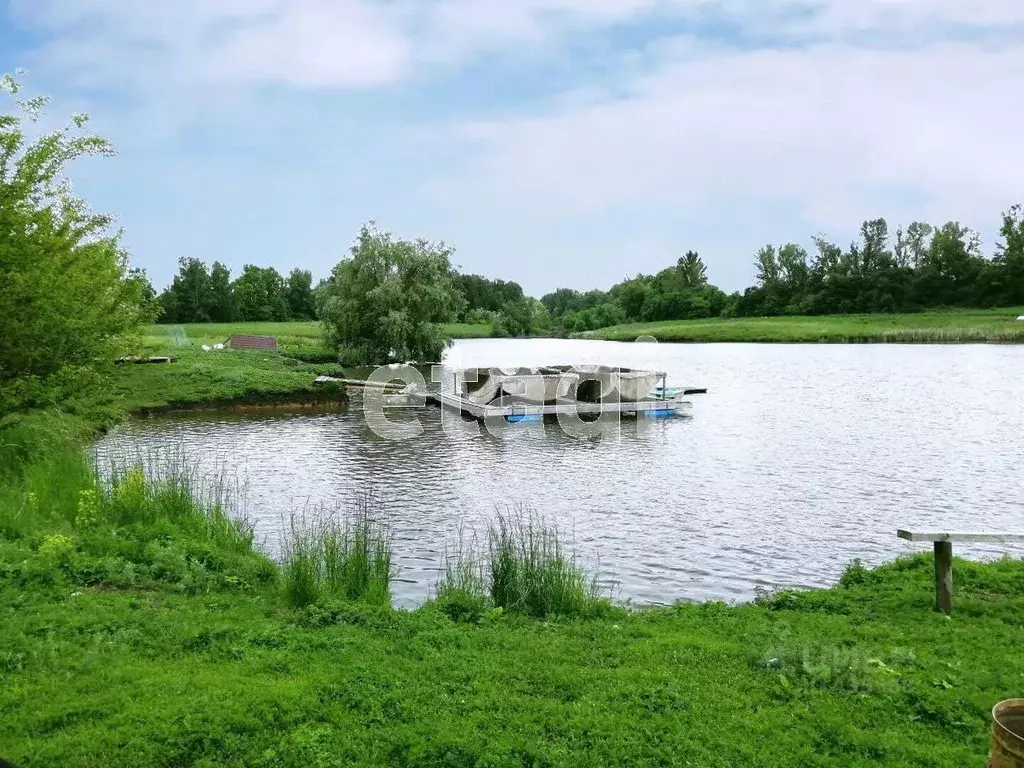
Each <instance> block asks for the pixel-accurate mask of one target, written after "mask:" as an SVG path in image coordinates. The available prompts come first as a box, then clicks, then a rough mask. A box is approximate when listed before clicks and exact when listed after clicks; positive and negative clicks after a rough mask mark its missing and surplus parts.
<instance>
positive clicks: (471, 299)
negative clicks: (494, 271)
mask: <svg viewBox="0 0 1024 768" xmlns="http://www.w3.org/2000/svg"><path fill="white" fill-rule="evenodd" d="M456 280H457V283H458V287H459V290H460V291H461V292H462V295H463V297H464V298H465V300H466V304H465V309H464V310H463V313H462V316H461V317H460V318H459V320H461V321H463V322H466V315H467V314H468V313H469V312H472V311H473V310H475V309H482V310H486V311H488V312H497V311H498V310H500V309H501V308H502V307H503V306H504V305H505V304H507V303H508V302H516V301H522V299H523V297H524V294H523V289H522V287H521V286H520V285H519V283H513V282H507V281H505V280H491V279H489V278H486V277H483V276H482V275H458V276H457V278H456Z"/></svg>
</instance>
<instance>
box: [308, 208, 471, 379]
mask: <svg viewBox="0 0 1024 768" xmlns="http://www.w3.org/2000/svg"><path fill="white" fill-rule="evenodd" d="M452 253H453V250H452V249H451V248H449V247H448V246H447V245H445V244H444V243H430V242H427V241H426V240H416V241H414V242H413V241H408V240H396V239H395V238H394V236H393V235H391V233H389V232H385V231H383V230H380V229H377V228H376V226H374V224H373V223H372V222H371V223H370V224H369V225H364V226H363V227H362V228H361V229H360V230H359V235H358V237H357V238H356V243H355V245H354V246H353V247H352V254H351V257H350V258H347V259H344V260H343V261H341V262H340V263H339V264H338V265H337V266H336V267H335V268H334V270H333V271H332V273H331V279H330V281H329V282H328V283H326V284H325V285H324V286H323V288H322V292H321V295H320V297H319V298H320V305H319V307H318V314H319V316H320V319H321V321H322V323H323V325H324V330H325V333H326V336H327V341H328V343H329V344H330V345H331V346H332V347H333V348H335V349H337V350H339V351H340V352H341V354H342V356H343V359H344V360H345V362H346V363H352V364H366V365H374V364H379V363H384V362H388V361H393V360H401V361H409V360H418V361H421V362H427V361H438V360H440V359H441V355H442V353H443V352H444V348H445V346H446V345H447V344H448V343H450V340H447V339H445V338H444V337H443V336H442V334H441V329H440V328H439V327H438V324H439V323H449V322H453V321H454V320H455V319H456V318H457V317H458V316H459V314H460V313H461V312H462V308H463V306H464V302H465V300H464V299H463V297H462V294H461V292H460V291H459V288H458V286H457V283H456V275H455V273H454V271H453V269H452V264H451V257H452Z"/></svg>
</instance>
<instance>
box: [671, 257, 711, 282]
mask: <svg viewBox="0 0 1024 768" xmlns="http://www.w3.org/2000/svg"><path fill="white" fill-rule="evenodd" d="M676 269H677V270H678V271H679V273H680V275H681V276H682V279H683V284H684V285H685V286H686V287H687V288H701V287H703V286H705V285H707V284H708V268H707V267H706V266H705V265H704V262H703V261H701V258H700V256H699V255H698V254H697V252H696V251H687V252H686V255H685V256H683V257H682V258H681V259H679V261H678V262H676Z"/></svg>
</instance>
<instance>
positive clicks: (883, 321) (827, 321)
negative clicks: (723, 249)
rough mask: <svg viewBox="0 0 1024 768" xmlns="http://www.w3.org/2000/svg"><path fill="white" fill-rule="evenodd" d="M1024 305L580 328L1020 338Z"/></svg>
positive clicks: (686, 337) (667, 336) (665, 333)
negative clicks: (1001, 307) (889, 313)
mask: <svg viewBox="0 0 1024 768" xmlns="http://www.w3.org/2000/svg"><path fill="white" fill-rule="evenodd" d="M1021 314H1024V308H1017V309H998V310H964V311H948V312H922V313H920V314H913V315H830V316H825V317H751V318H735V319H725V318H713V319H708V320H669V321H666V322H660V323H631V324H629V325H617V326H613V327H610V328H601V329H599V330H596V331H590V332H588V333H584V334H580V335H581V336H582V337H583V338H592V339H609V340H613V341H635V340H636V339H637V337H639V336H644V335H647V336H654V337H655V338H656V339H658V340H659V341H693V342H699V341H704V342H748V341H749V342H818V341H833V342H844V341H879V342H935V343H950V342H988V341H1000V342H1024V322H1019V321H1017V319H1016V318H1017V316H1018V315H1021Z"/></svg>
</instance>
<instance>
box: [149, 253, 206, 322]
mask: <svg viewBox="0 0 1024 768" xmlns="http://www.w3.org/2000/svg"><path fill="white" fill-rule="evenodd" d="M160 303H161V305H162V306H163V310H164V312H163V315H162V317H161V318H160V319H161V322H165V323H208V322H210V314H209V310H210V273H209V271H208V270H207V268H206V264H204V263H203V262H201V261H200V260H199V259H196V258H181V259H179V260H178V274H177V275H175V276H174V280H173V282H172V283H171V285H170V286H169V287H168V288H167V289H166V290H165V291H164V292H163V293H162V294H161V295H160Z"/></svg>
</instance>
